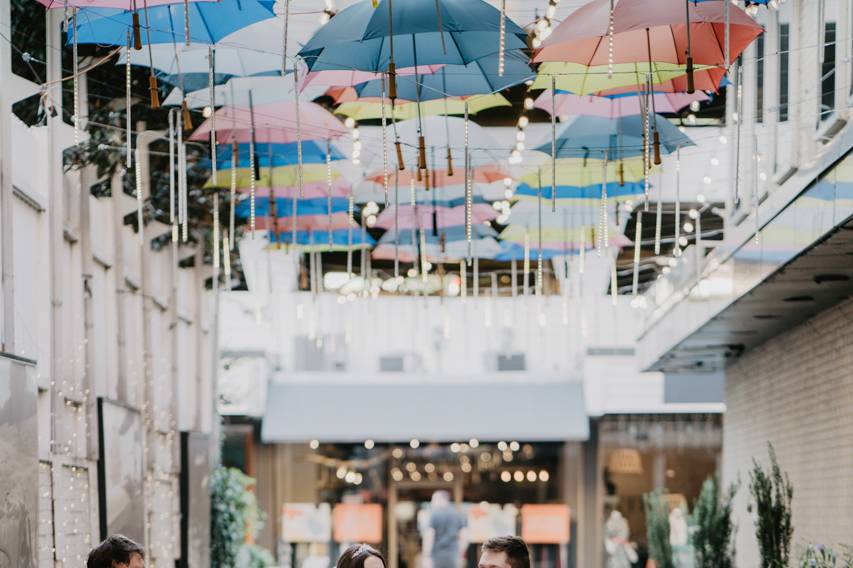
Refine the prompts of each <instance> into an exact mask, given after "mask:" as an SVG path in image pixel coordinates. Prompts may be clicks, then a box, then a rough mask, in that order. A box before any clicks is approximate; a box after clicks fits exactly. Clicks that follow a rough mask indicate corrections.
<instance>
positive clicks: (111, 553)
mask: <svg viewBox="0 0 853 568" xmlns="http://www.w3.org/2000/svg"><path fill="white" fill-rule="evenodd" d="M86 568H145V550H144V549H143V548H142V546H140V545H139V544H137V543H135V542H133V541H132V540H130V539H129V538H127V537H126V536H122V535H120V534H114V535H112V536H110V537H108V538H107V540H105V541H104V542H102V543H101V544H99V545H98V546H96V547H95V548H93V549H92V551H91V552H89V558H88V559H87V560H86Z"/></svg>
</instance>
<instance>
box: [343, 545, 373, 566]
mask: <svg viewBox="0 0 853 568" xmlns="http://www.w3.org/2000/svg"><path fill="white" fill-rule="evenodd" d="M337 568H385V558H383V557H382V554H380V553H379V551H378V550H376V549H375V548H373V547H372V546H370V545H367V544H353V545H350V546H348V547H347V549H346V550H344V552H343V554H341V557H340V558H338V564H337Z"/></svg>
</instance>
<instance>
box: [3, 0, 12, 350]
mask: <svg viewBox="0 0 853 568" xmlns="http://www.w3.org/2000/svg"><path fill="white" fill-rule="evenodd" d="M0 24H2V25H3V29H7V30H8V29H11V26H12V16H11V5H10V0H0ZM11 75H12V47H11V45H10V44H9V42H8V41H5V40H4V41H0V84H3V85H8V84H9V83H10V80H11ZM4 94H5V96H4ZM9 94H10V91H9V90H8V89H6V90H5V93H4V92H3V90H0V254H2V259H0V271H2V285H3V290H2V310H3V311H2V314H3V322H2V323H3V327H2V333H3V341H2V343H3V345H2V350H3V351H5V352H6V353H15V309H14V306H15V277H14V260H15V259H14V240H13V239H14V224H13V223H14V215H13V214H12V207H13V202H14V199H15V196H14V194H13V189H12V147H11V144H12V103H13V102H15V101H13V100H10V99H9V98H7V97H8V95H9Z"/></svg>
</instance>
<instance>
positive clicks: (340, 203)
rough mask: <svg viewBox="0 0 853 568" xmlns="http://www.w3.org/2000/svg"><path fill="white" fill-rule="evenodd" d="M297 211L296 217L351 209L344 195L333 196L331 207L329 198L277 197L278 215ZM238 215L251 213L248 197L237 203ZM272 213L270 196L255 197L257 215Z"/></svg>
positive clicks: (242, 216) (247, 216) (288, 214)
mask: <svg viewBox="0 0 853 568" xmlns="http://www.w3.org/2000/svg"><path fill="white" fill-rule="evenodd" d="M294 206H295V207H294ZM294 211H296V217H302V216H305V215H328V214H329V213H346V212H348V211H349V200H347V199H345V198H342V197H333V198H332V200H331V208H330V207H329V200H328V199H326V198H322V199H297V200H296V203H294V202H293V200H292V199H286V198H283V197H277V198H276V200H275V214H276V217H278V218H282V217H292V216H294ZM235 214H236V215H237V217H239V218H241V219H248V218H249V215H250V203H249V200H248V199H243V200H242V201H240V202H239V203H238V204H237V208H236V211H235ZM269 214H270V200H269V198H261V199H255V215H256V217H266V216H269Z"/></svg>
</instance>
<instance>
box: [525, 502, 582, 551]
mask: <svg viewBox="0 0 853 568" xmlns="http://www.w3.org/2000/svg"><path fill="white" fill-rule="evenodd" d="M570 523H571V514H570V512H569V506H568V505H522V507H521V538H523V539H524V540H525V541H527V543H528V544H566V543H568V542H569V535H570V531H571V528H570Z"/></svg>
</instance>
